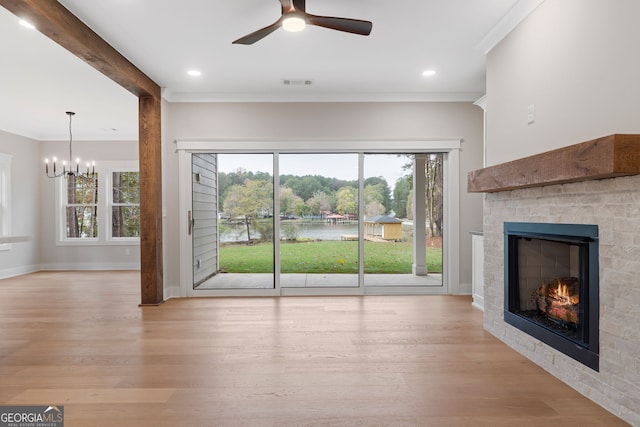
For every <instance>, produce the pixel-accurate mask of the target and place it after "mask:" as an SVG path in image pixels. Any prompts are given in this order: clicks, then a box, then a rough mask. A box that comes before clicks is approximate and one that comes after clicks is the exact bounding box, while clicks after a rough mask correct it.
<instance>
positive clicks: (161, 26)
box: [0, 0, 542, 140]
mask: <svg viewBox="0 0 640 427" xmlns="http://www.w3.org/2000/svg"><path fill="white" fill-rule="evenodd" d="M541 2H542V0H404V1H395V2H392V1H388V0H387V1H385V0H307V6H306V9H307V12H309V13H312V14H315V15H329V16H338V17H346V18H355V19H363V20H369V21H372V22H373V30H372V32H371V35H370V36H368V37H365V36H359V35H353V34H348V33H342V32H339V31H333V30H328V29H326V28H319V27H307V29H305V31H303V32H301V33H287V32H285V31H284V30H281V29H279V30H277V31H276V32H274V33H272V34H271V35H269V36H267V37H266V38H264V39H262V40H261V41H259V42H257V43H256V44H254V45H250V46H245V45H232V44H231V42H232V41H233V40H235V39H237V38H239V37H241V36H244V35H246V34H248V33H250V32H253V31H255V30H257V29H259V28H262V27H265V26H267V25H269V24H271V23H273V22H274V21H275V20H276V19H278V17H279V16H280V3H279V2H278V0H232V1H221V0H217V1H214V0H180V1H176V0H174V1H168V0H162V1H159V0H101V1H99V2H94V1H86V0H60V3H61V4H62V5H63V6H65V7H66V8H67V9H69V10H70V11H71V12H72V13H73V14H75V15H76V16H78V17H79V18H80V19H81V20H82V21H84V22H85V23H86V24H87V25H89V26H90V27H91V28H92V29H93V30H94V31H96V32H97V33H98V34H99V35H100V36H102V38H104V39H105V40H106V41H107V42H108V43H110V44H111V45H112V46H114V47H115V48H116V49H117V50H118V51H120V53H122V54H123V55H124V56H125V57H127V58H128V59H129V60H130V61H131V62H133V63H134V64H135V65H136V66H137V67H138V68H139V69H141V70H142V71H143V72H145V73H146V74H147V75H148V76H149V77H151V79H153V80H154V81H155V82H156V83H158V84H159V85H160V86H161V87H162V88H163V97H164V98H165V99H167V100H169V101H175V102H180V101H222V102H234V101H274V102H279V101H475V100H476V99H478V98H479V97H480V96H482V95H483V94H484V91H485V52H486V51H487V50H488V49H490V48H491V47H492V46H493V44H495V42H497V41H498V40H499V39H500V38H501V37H503V36H504V35H505V34H506V33H508V31H510V30H511V29H512V28H513V26H514V25H516V24H517V23H518V22H519V21H520V20H521V19H523V18H524V17H525V16H526V15H527V14H528V13H530V12H531V11H532V10H533V9H534V8H535V7H536V6H537V5H539V4H540V3H541ZM0 40H2V41H1V42H0V57H2V58H3V61H2V62H3V65H2V67H1V70H2V71H0V73H1V74H0V76H1V78H0V129H2V130H5V131H8V132H11V133H15V134H19V135H24V136H27V137H31V138H34V139H38V140H64V139H66V138H68V131H69V130H68V118H67V116H66V115H65V111H69V110H71V111H75V112H76V113H77V114H76V116H75V117H74V122H73V129H74V139H86V140H88V139H97V140H101V139H104V140H123V139H124V140H127V139H130V140H135V139H137V98H136V97H135V96H134V95H132V94H130V93H128V92H126V91H125V90H124V89H122V88H121V87H120V86H118V85H117V84H115V83H113V82H112V81H111V80H109V79H108V78H106V77H104V76H103V75H102V74H100V73H99V72H98V71H95V70H94V69H93V68H91V67H90V66H88V65H86V64H85V63H84V62H82V61H81V60H79V59H78V58H76V57H75V56H73V55H71V54H70V53H69V52H67V51H66V50H64V49H62V48H61V47H60V46H58V45H57V44H55V43H54V42H52V41H50V40H49V39H48V38H46V37H44V36H43V35H41V34H40V33H38V32H37V31H29V30H27V29H25V28H24V27H22V26H20V25H18V22H17V18H16V17H15V16H14V15H12V14H11V13H9V12H7V11H6V10H5V9H3V8H0ZM190 69H198V70H200V71H201V72H202V75H201V76H200V77H196V78H194V77H191V76H189V75H187V71H188V70H190ZM427 69H434V70H436V75H435V76H433V77H428V78H427V77H424V76H423V75H422V72H423V71H424V70H427ZM283 79H304V80H311V81H312V82H313V83H312V84H311V85H310V86H297V85H290V86H285V85H284V84H283V83H282V81H283Z"/></svg>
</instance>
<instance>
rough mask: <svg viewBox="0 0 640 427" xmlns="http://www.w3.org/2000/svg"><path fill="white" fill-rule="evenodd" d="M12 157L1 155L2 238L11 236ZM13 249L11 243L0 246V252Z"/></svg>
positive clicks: (0, 199) (0, 220)
mask: <svg viewBox="0 0 640 427" xmlns="http://www.w3.org/2000/svg"><path fill="white" fill-rule="evenodd" d="M11 157H12V156H11V155H10V154H3V153H0V237H9V235H10V234H11ZM9 249H11V243H2V244H0V251H7V250H9Z"/></svg>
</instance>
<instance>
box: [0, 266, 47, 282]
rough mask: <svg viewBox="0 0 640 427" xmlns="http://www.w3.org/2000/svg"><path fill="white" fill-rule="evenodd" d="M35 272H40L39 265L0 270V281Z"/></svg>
mask: <svg viewBox="0 0 640 427" xmlns="http://www.w3.org/2000/svg"><path fill="white" fill-rule="evenodd" d="M36 271H40V266H39V265H22V266H20V267H12V268H6V269H4V270H0V279H8V278H9V277H15V276H22V275H23V274H29V273H35V272H36Z"/></svg>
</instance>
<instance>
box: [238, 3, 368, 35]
mask: <svg viewBox="0 0 640 427" xmlns="http://www.w3.org/2000/svg"><path fill="white" fill-rule="evenodd" d="M279 1H280V5H281V6H282V16H280V18H279V19H278V20H277V21H276V22H274V23H273V24H271V25H269V26H268V27H264V28H261V29H259V30H258V31H254V32H253V33H251V34H247V35H246V36H244V37H240V38H239V39H238V40H236V41H234V42H233V44H253V43H255V42H257V41H258V40H261V39H262V38H264V37H266V36H268V35H269V34H271V33H273V32H274V31H275V30H277V29H278V28H279V27H280V26H282V27H283V28H284V29H285V30H287V31H301V30H303V29H304V27H305V25H306V24H309V25H316V26H318V27H325V28H330V29H332V30H338V31H344V32H346V33H352V34H360V35H363V36H368V35H369V34H370V33H371V27H372V26H373V24H372V23H371V22H370V21H362V20H359V19H349V18H335V17H332V16H317V15H312V14H310V13H307V12H306V11H305V0H279Z"/></svg>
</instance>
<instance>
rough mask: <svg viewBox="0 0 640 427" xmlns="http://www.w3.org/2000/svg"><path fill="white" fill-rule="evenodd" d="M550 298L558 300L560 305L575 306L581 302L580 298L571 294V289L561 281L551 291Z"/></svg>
mask: <svg viewBox="0 0 640 427" xmlns="http://www.w3.org/2000/svg"><path fill="white" fill-rule="evenodd" d="M549 296H550V297H552V298H554V299H556V300H557V302H558V305H575V304H578V302H579V301H580V297H579V296H578V295H576V294H574V295H571V294H570V293H569V287H568V286H567V285H566V284H564V283H562V282H561V281H560V280H558V282H557V283H556V287H555V288H553V289H551V290H550V292H549Z"/></svg>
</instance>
